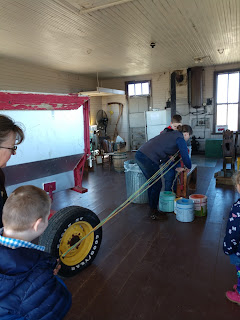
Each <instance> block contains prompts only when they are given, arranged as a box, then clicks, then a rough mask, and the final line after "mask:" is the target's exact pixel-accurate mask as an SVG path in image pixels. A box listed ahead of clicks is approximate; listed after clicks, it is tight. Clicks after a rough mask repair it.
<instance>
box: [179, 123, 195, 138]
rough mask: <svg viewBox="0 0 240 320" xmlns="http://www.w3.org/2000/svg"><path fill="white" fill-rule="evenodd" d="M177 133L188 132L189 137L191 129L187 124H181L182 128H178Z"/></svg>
mask: <svg viewBox="0 0 240 320" xmlns="http://www.w3.org/2000/svg"><path fill="white" fill-rule="evenodd" d="M177 129H178V131H180V132H188V133H189V135H190V136H191V135H192V133H193V131H192V127H190V126H189V125H188V124H183V125H182V126H178V128H177Z"/></svg>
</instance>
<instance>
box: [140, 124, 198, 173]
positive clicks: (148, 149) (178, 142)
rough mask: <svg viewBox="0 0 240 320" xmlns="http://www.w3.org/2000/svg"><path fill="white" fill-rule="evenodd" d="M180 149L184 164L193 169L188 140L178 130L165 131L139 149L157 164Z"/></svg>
mask: <svg viewBox="0 0 240 320" xmlns="http://www.w3.org/2000/svg"><path fill="white" fill-rule="evenodd" d="M178 150H179V151H180V154H181V157H182V160H183V163H184V165H185V166H186V167H187V168H188V169H191V165H192V164H191V159H190V158H189V156H188V149H187V144H186V141H185V140H184V137H183V134H182V132H179V131H177V130H176V131H169V132H165V131H163V132H162V133H161V134H159V135H158V136H156V137H154V138H152V139H150V140H149V141H147V142H146V143H145V144H144V145H142V146H141V148H140V149H139V151H141V152H142V153H144V154H145V155H146V156H147V157H148V158H149V159H151V160H152V161H153V162H155V163H156V164H160V161H162V162H166V161H168V160H169V158H170V157H171V156H173V155H174V154H175V153H176V152H177V151H178Z"/></svg>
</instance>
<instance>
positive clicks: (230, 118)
mask: <svg viewBox="0 0 240 320" xmlns="http://www.w3.org/2000/svg"><path fill="white" fill-rule="evenodd" d="M239 84H240V82H239V71H231V72H228V71H226V72H217V73H216V97H215V100H216V132H219V130H223V129H229V130H231V131H238V128H239V120H238V118H239V117H238V114H239V111H240V107H239Z"/></svg>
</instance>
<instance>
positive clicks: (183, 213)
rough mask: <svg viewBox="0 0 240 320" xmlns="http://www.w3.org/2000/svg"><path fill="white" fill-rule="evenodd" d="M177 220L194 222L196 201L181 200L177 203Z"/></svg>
mask: <svg viewBox="0 0 240 320" xmlns="http://www.w3.org/2000/svg"><path fill="white" fill-rule="evenodd" d="M176 219H177V220H178V221H181V222H192V221H193V220H194V201H193V200H191V199H179V200H177V201H176Z"/></svg>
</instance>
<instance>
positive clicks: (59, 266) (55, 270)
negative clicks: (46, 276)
mask: <svg viewBox="0 0 240 320" xmlns="http://www.w3.org/2000/svg"><path fill="white" fill-rule="evenodd" d="M60 269H61V265H60V260H59V259H57V264H56V267H55V269H54V270H53V274H54V275H55V276H56V275H57V274H58V271H59V270H60Z"/></svg>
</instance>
